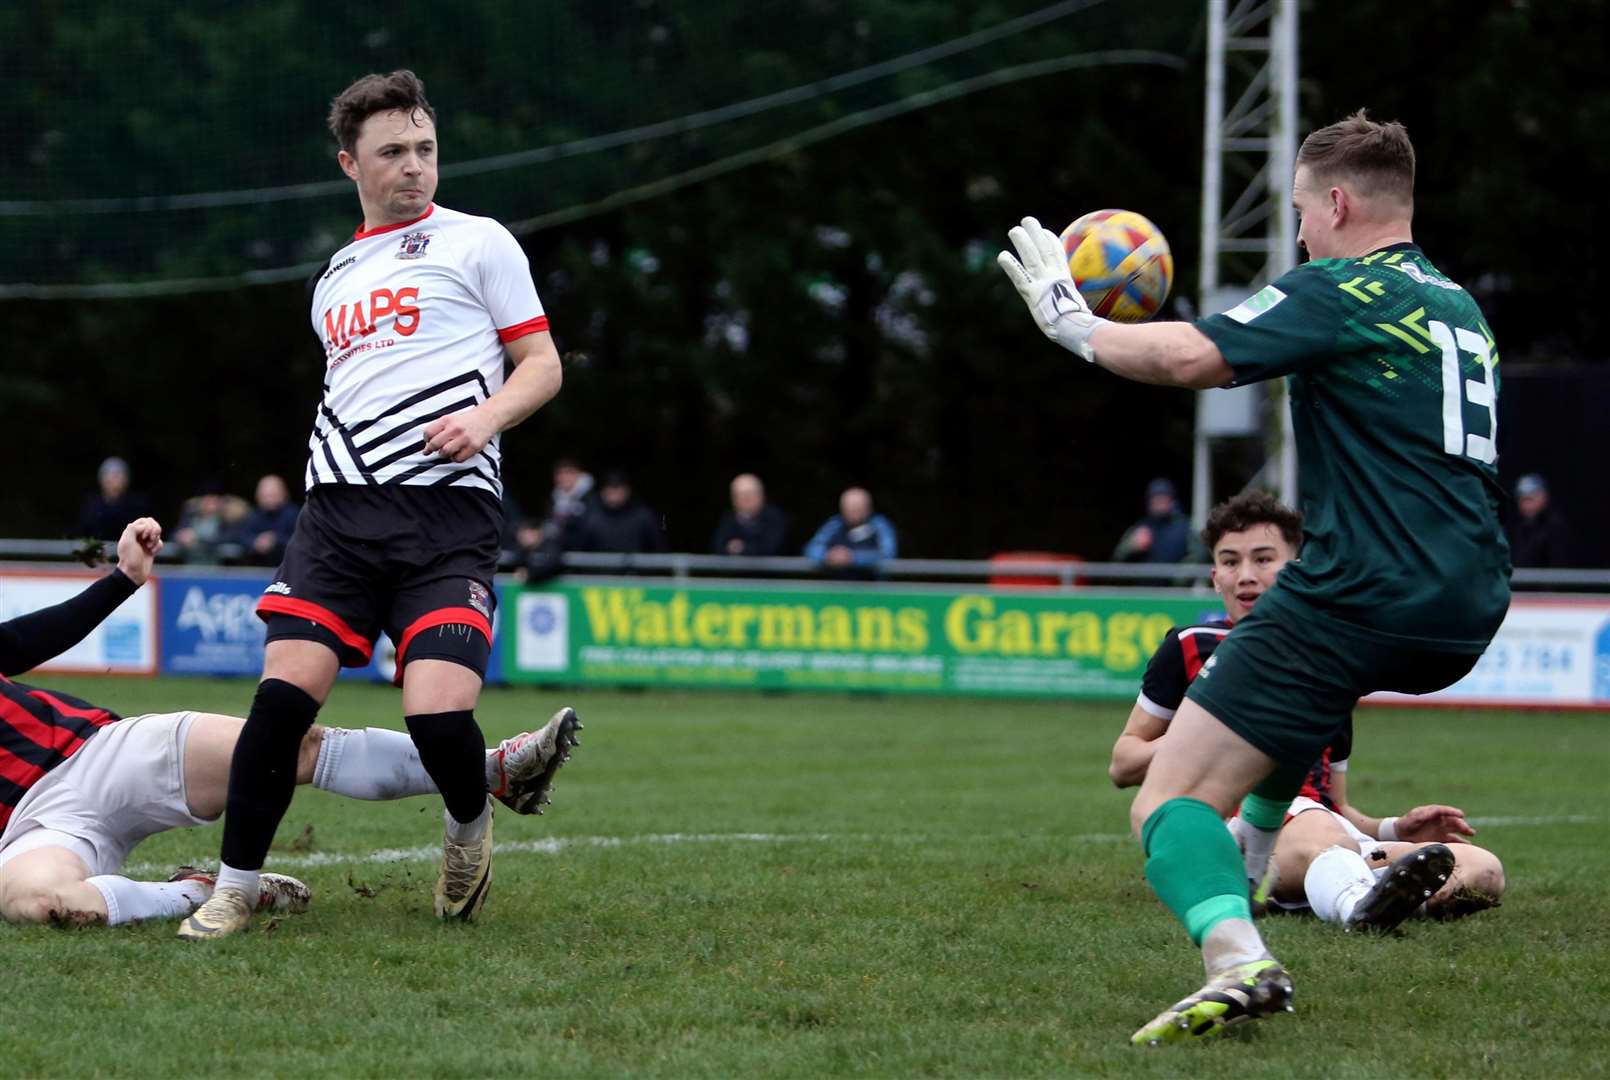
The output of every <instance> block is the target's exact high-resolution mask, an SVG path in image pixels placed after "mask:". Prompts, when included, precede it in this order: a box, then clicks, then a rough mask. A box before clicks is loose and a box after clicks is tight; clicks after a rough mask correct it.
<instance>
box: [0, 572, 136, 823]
mask: <svg viewBox="0 0 1610 1080" xmlns="http://www.w3.org/2000/svg"><path fill="white" fill-rule="evenodd" d="M135 588H136V586H135V584H134V583H133V582H132V581H130V580H129V579H128V578H126V577H124V576H123V574H122V573H121V572H119V571H116V570H114V571H112V573H110V574H108V575H106V576H105V577H103V578H101V579H100V580H98V581H96V582H95V583H93V584H92V585H90V586H89V587H88V588H87V589H85V590H84V591H83V592H81V593H79V594H78V595H77V596H75V597H73V598H72V599H71V600H66V601H63V602H62V603H60V604H55V605H53V606H51V607H48V608H42V609H41V610H39V611H34V612H30V613H29V614H27V615H20V616H18V617H17V618H15V619H10V620H8V621H6V622H3V623H0V829H3V828H5V826H6V823H7V822H9V821H10V820H11V814H12V812H13V811H14V810H16V808H17V803H19V802H20V801H22V797H23V796H24V795H26V794H27V793H28V789H29V788H31V787H33V786H34V785H35V784H37V783H38V782H39V778H40V777H42V776H44V775H45V774H46V773H48V772H50V770H52V769H54V768H55V767H56V766H58V765H60V764H61V763H62V762H64V761H66V760H67V759H68V758H70V757H72V756H73V755H74V754H75V753H77V752H78V751H79V750H80V749H81V748H82V747H83V745H84V743H85V742H86V741H87V740H88V739H89V738H90V737H91V736H93V735H94V734H95V733H96V732H97V731H99V730H100V729H101V728H103V727H105V726H106V725H107V724H112V723H116V722H117V721H118V720H119V719H121V718H120V717H119V716H118V715H117V714H116V713H114V712H111V711H110V710H107V709H102V708H99V707H97V706H95V705H91V704H89V703H88V702H87V701H80V700H79V699H78V698H75V697H73V696H72V695H70V694H59V693H54V692H52V691H50V690H38V689H35V688H34V687H31V686H24V685H23V684H22V683H19V682H12V681H11V676H12V675H18V674H21V673H22V672H24V671H27V670H29V669H31V668H34V667H37V666H38V665H39V664H42V663H44V662H45V661H46V660H49V659H50V658H51V657H53V656H56V655H57V654H59V653H61V652H64V651H65V650H67V649H70V648H72V647H73V646H74V645H76V644H78V642H80V641H82V640H83V639H84V636H85V635H86V634H88V633H89V632H90V631H91V630H93V629H95V627H96V626H98V625H100V622H101V620H102V619H105V618H106V617H107V616H108V615H110V614H111V613H112V612H113V611H115V610H116V609H117V606H118V605H119V604H121V603H122V602H123V601H124V600H127V599H128V598H129V597H130V596H132V595H133V594H134V590H135Z"/></svg>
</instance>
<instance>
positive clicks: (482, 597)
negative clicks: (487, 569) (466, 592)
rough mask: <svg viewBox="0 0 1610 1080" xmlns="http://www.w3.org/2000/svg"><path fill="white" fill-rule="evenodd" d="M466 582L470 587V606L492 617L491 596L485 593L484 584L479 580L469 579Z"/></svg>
mask: <svg viewBox="0 0 1610 1080" xmlns="http://www.w3.org/2000/svg"><path fill="white" fill-rule="evenodd" d="M466 584H468V585H469V587H470V607H472V608H474V609H475V610H476V611H479V612H480V613H481V614H482V615H484V616H486V617H487V618H488V619H490V618H491V617H492V597H491V596H490V595H489V594H488V593H487V591H486V586H485V585H482V584H481V583H480V582H479V581H471V582H467V583H466Z"/></svg>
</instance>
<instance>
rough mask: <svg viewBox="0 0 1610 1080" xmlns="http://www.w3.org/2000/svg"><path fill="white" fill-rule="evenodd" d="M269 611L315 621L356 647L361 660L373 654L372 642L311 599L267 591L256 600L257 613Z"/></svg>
mask: <svg viewBox="0 0 1610 1080" xmlns="http://www.w3.org/2000/svg"><path fill="white" fill-rule="evenodd" d="M265 611H266V612H269V613H271V614H274V615H294V616H296V617H297V618H298V619H306V620H308V621H309V622H312V623H317V624H318V625H320V626H322V627H324V628H325V629H326V630H328V631H330V633H332V634H334V635H335V636H336V637H338V638H340V639H341V644H343V645H345V646H347V647H348V648H351V649H356V650H357V651H358V652H359V653H361V654H363V662H364V663H365V664H367V663H368V662H369V658H370V657H372V656H373V655H374V651H375V646H374V642H372V641H368V640H365V638H364V637H363V635H361V634H359V633H358V632H357V631H356V630H354V629H352V627H350V626H348V625H347V623H346V620H345V619H343V618H341V616H339V615H337V614H336V613H335V612H333V611H331V610H330V609H329V608H326V607H320V606H319V605H318V604H315V603H313V602H312V601H311V600H296V599H293V598H291V597H289V596H280V595H279V594H277V593H268V594H266V595H264V596H263V597H262V598H261V599H260V600H258V601H257V613H258V614H259V615H261V614H262V613H263V612H265Z"/></svg>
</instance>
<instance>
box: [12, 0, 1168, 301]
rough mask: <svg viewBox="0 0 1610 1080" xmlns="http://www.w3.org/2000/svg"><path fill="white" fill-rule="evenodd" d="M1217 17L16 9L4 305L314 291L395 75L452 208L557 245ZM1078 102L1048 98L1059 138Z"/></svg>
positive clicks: (552, 7) (1082, 3)
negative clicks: (342, 164)
mask: <svg viewBox="0 0 1610 1080" xmlns="http://www.w3.org/2000/svg"><path fill="white" fill-rule="evenodd" d="M1199 19H1200V11H1199V10H1198V9H1197V7H1196V5H1195V4H1194V3H1189V2H1179V3H1174V2H1170V3H1167V4H1146V5H1136V4H1131V3H1121V2H1117V0H1110V2H1103V0H1064V2H1061V3H1055V4H1049V5H1046V4H1034V3H1010V2H999V3H988V2H972V3H969V2H962V3H951V2H941V0H865V2H859V3H850V2H844V3H839V2H833V0H804V2H801V0H789V2H779V0H737V2H734V0H708V2H703V3H699V4H686V3H663V2H656V0H635V2H631V3H625V2H607V3H604V2H599V0H548V2H544V3H539V4H514V3H494V2H486V0H480V2H469V3H455V4H440V5H435V6H431V7H426V6H424V5H400V6H398V7H393V6H391V5H379V4H341V5H337V4H319V3H313V2H311V0H280V2H275V3H254V4H248V5H234V6H229V7H220V6H219V5H202V4H195V3H180V4H162V3H151V2H138V3H130V4H125V5H122V6H118V7H112V6H109V5H106V4H104V3H82V2H81V3H64V4H45V3H37V4H16V5H8V6H5V7H3V8H0V85H3V86H4V88H5V96H4V100H5V101H6V103H7V107H6V109H5V110H4V113H3V114H0V129H3V137H4V139H5V141H6V144H7V146H8V152H7V153H6V154H4V155H0V298H4V297H7V296H13V297H14V296H29V295H32V296H73V295H78V296H127V295H139V294H141V293H158V292H185V291H200V290H205V289H214V288H232V287H238V286H240V285H243V284H250V283H253V282H260V281H277V280H285V279H289V278H295V277H299V276H302V275H304V274H306V273H307V272H308V270H309V269H311V268H312V267H313V266H315V265H317V264H318V263H319V262H321V261H322V260H323V259H324V258H325V256H326V255H327V254H328V253H329V252H330V251H331V250H332V249H334V248H335V247H336V246H338V245H339V244H340V243H341V242H342V241H343V239H344V238H345V237H347V236H349V235H350V233H351V230H352V228H353V226H354V224H356V221H357V216H358V213H357V204H356V200H355V199H354V197H353V194H352V189H351V185H350V184H349V183H348V182H347V181H345V179H344V178H342V177H341V175H340V173H339V172H338V171H337V169H336V167H335V163H334V146H333V143H332V141H331V139H330V137H329V135H328V134H327V132H326V131H325V129H324V126H323V116H324V112H325V110H326V108H327V105H328V102H329V99H330V98H331V97H332V96H333V95H334V94H335V93H336V92H338V91H339V90H340V89H341V88H342V87H344V86H345V85H346V84H347V83H348V82H349V81H350V80H351V79H353V78H354V77H356V76H358V75H361V74H364V73H367V72H369V71H385V70H390V69H392V68H395V67H402V66H407V67H412V68H414V69H415V70H416V71H418V72H419V73H420V75H421V76H422V77H423V78H424V79H425V81H426V84H427V87H428V92H429V94H430V97H431V100H432V103H433V104H434V105H435V106H436V108H437V110H438V113H439V114H440V132H441V141H442V162H443V168H442V174H443V176H442V186H441V191H440V198H441V201H442V202H444V203H445V204H447V205H450V206H453V207H455V208H459V209H463V210H466V211H470V212H474V213H484V214H490V215H492V216H494V217H497V218H499V219H500V220H503V221H505V222H507V223H509V224H510V225H511V227H513V228H515V230H516V231H517V232H532V231H535V230H538V229H542V228H545V227H551V226H555V225H558V224H562V223H564V222H567V221H572V220H575V219H577V218H578V217H582V216H586V215H588V214H591V213H596V212H599V211H601V210H605V209H609V208H612V207H615V206H618V205H621V204H624V203H628V202H633V201H641V200H645V199H653V198H663V197H667V196H671V195H673V194H674V193H675V192H676V191H677V190H678V189H680V188H682V187H685V186H686V185H688V184H693V183H698V182H700V181H701V180H703V179H705V178H708V177H711V176H715V175H720V174H722V173H728V172H731V171H733V170H736V169H740V168H743V167H745V166H747V165H749V164H752V163H754V162H757V161H761V160H766V159H771V158H777V157H780V156H784V155H788V154H790V153H795V152H798V151H800V150H803V149H804V148H806V147H809V146H813V145H817V144H821V143H824V142H826V141H827V140H830V139H831V138H832V137H833V136H834V135H837V134H841V133H843V132H846V131H850V130H854V129H857V128H863V127H866V126H868V125H874V124H877V125H886V126H887V127H888V129H889V131H890V137H891V138H898V137H901V132H902V127H901V125H902V120H903V119H904V118H906V117H909V116H910V115H911V114H913V113H914V112H916V111H918V110H921V109H924V108H930V107H935V106H939V105H942V104H943V103H945V102H947V101H951V100H955V99H957V98H958V97H962V96H965V95H967V94H970V93H974V92H977V91H980V90H985V89H988V88H991V87H994V86H998V85H1002V84H1004V83H1007V82H1013V81H1020V80H1024V79H1031V78H1043V79H1045V80H1046V85H1047V89H1048V92H1050V91H1053V90H1054V88H1055V85H1056V84H1055V80H1054V78H1052V77H1054V76H1055V75H1057V74H1058V73H1061V72H1067V71H1070V70H1074V69H1077V68H1088V67H1090V66H1094V65H1160V66H1163V67H1171V68H1178V67H1180V66H1182V65H1183V59H1182V54H1184V53H1185V52H1186V51H1187V49H1188V47H1189V44H1190V37H1191V34H1192V32H1193V31H1194V30H1195V28H1196V26H1197V25H1198V23H1199ZM1127 77H1128V78H1131V79H1133V78H1135V77H1136V76H1135V75H1134V74H1133V73H1130V74H1129V75H1128V76H1127ZM1168 77H1171V78H1172V77H1175V76H1173V74H1172V73H1169V75H1168ZM1091 104H1092V106H1093V107H1098V108H1103V107H1111V106H1112V105H1113V104H1114V103H1111V102H1095V103H1091ZM1117 104H1118V105H1119V106H1120V107H1121V101H1120V102H1118V103H1117ZM1078 107H1081V103H1080V102H1079V101H1077V100H1075V99H1074V98H1073V97H1072V96H1071V95H1066V96H1065V97H1062V98H1053V97H1048V100H1047V108H1046V112H1045V117H1044V120H1045V123H1046V124H1047V125H1048V127H1047V130H1048V131H1054V127H1053V126H1052V125H1054V124H1055V122H1056V117H1057V116H1058V114H1059V111H1060V110H1064V109H1073V108H1078Z"/></svg>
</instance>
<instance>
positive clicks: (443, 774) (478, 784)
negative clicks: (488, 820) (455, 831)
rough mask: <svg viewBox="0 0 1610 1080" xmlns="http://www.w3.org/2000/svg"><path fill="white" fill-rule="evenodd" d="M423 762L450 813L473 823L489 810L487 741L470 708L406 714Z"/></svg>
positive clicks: (456, 819) (410, 732)
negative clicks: (487, 806) (414, 714)
mask: <svg viewBox="0 0 1610 1080" xmlns="http://www.w3.org/2000/svg"><path fill="white" fill-rule="evenodd" d="M404 721H405V722H406V723H407V725H408V734H410V735H412V736H413V738H414V745H415V746H417V747H418V748H419V762H420V764H422V765H424V766H425V771H426V772H427V773H429V774H430V778H431V779H432V780H434V781H435V782H436V786H437V787H438V788H440V789H441V792H442V802H444V803H446V804H447V812H448V813H449V814H451V815H453V820H454V821H458V822H471V821H474V820H475V819H476V818H478V817H480V816H481V811H483V810H484V809H486V744H485V743H484V742H483V741H482V740H481V727H480V725H479V724H477V723H476V722H475V713H474V712H472V711H471V710H469V709H463V710H460V711H458V712H443V713H425V714H422V715H419V716H409V717H405V718H404Z"/></svg>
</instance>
